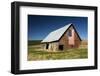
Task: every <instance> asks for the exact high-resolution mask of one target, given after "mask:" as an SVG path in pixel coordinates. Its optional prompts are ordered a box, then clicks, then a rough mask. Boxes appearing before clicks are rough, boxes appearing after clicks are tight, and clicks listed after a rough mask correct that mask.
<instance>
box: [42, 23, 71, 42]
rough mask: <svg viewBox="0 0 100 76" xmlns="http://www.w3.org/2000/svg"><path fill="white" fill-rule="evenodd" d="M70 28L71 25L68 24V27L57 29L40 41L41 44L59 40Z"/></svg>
mask: <svg viewBox="0 0 100 76" xmlns="http://www.w3.org/2000/svg"><path fill="white" fill-rule="evenodd" d="M70 26H71V23H70V24H68V25H65V26H64V27H62V28H59V29H57V30H55V31H52V32H51V33H49V35H48V36H47V37H46V38H45V39H44V40H42V43H43V42H53V41H57V40H59V39H60V38H61V36H62V35H63V34H64V32H65V31H66V30H67V29H68V28H69V27H70Z"/></svg>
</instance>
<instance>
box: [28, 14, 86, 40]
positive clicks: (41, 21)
mask: <svg viewBox="0 0 100 76" xmlns="http://www.w3.org/2000/svg"><path fill="white" fill-rule="evenodd" d="M69 23H73V24H74V27H75V28H76V30H77V32H78V34H79V36H80V37H81V39H82V40H83V39H84V40H87V38H88V35H87V34H88V33H87V31H88V18H87V17H75V16H47V15H46V16H45V15H28V40H43V39H44V38H45V37H46V36H47V35H48V34H49V33H50V32H52V31H54V30H56V29H59V28H61V27H63V26H65V25H67V24H69Z"/></svg>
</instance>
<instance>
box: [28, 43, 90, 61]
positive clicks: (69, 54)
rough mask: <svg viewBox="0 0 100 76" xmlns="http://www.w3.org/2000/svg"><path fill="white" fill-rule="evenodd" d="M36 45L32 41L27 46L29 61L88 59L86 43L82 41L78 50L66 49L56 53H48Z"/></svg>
mask: <svg viewBox="0 0 100 76" xmlns="http://www.w3.org/2000/svg"><path fill="white" fill-rule="evenodd" d="M30 42H31V41H30ZM30 42H29V43H30ZM32 43H33V44H32ZM38 43H39V41H35V43H34V41H33V42H31V44H28V60H29V61H33V60H57V59H84V58H88V50H87V41H83V42H82V44H81V46H80V47H79V48H76V49H66V50H64V51H56V52H48V51H46V50H43V49H42V48H41V45H39V44H38Z"/></svg>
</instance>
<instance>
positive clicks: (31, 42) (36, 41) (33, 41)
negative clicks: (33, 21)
mask: <svg viewBox="0 0 100 76" xmlns="http://www.w3.org/2000/svg"><path fill="white" fill-rule="evenodd" d="M41 41H42V40H29V41H28V45H38V44H40V43H41Z"/></svg>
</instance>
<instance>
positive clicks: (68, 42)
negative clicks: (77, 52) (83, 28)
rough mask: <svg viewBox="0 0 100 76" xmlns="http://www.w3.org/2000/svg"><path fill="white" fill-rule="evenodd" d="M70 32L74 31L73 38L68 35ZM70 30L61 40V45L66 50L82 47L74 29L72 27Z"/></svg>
mask: <svg viewBox="0 0 100 76" xmlns="http://www.w3.org/2000/svg"><path fill="white" fill-rule="evenodd" d="M69 30H72V36H71V37H69V36H68V35H67V32H68V31H69ZM69 30H68V31H67V32H66V33H65V34H64V35H63V37H62V38H61V39H60V41H59V45H64V49H66V48H78V47H79V46H80V43H81V41H80V39H79V37H78V36H77V34H76V32H75V30H74V29H73V27H70V28H69Z"/></svg>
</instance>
